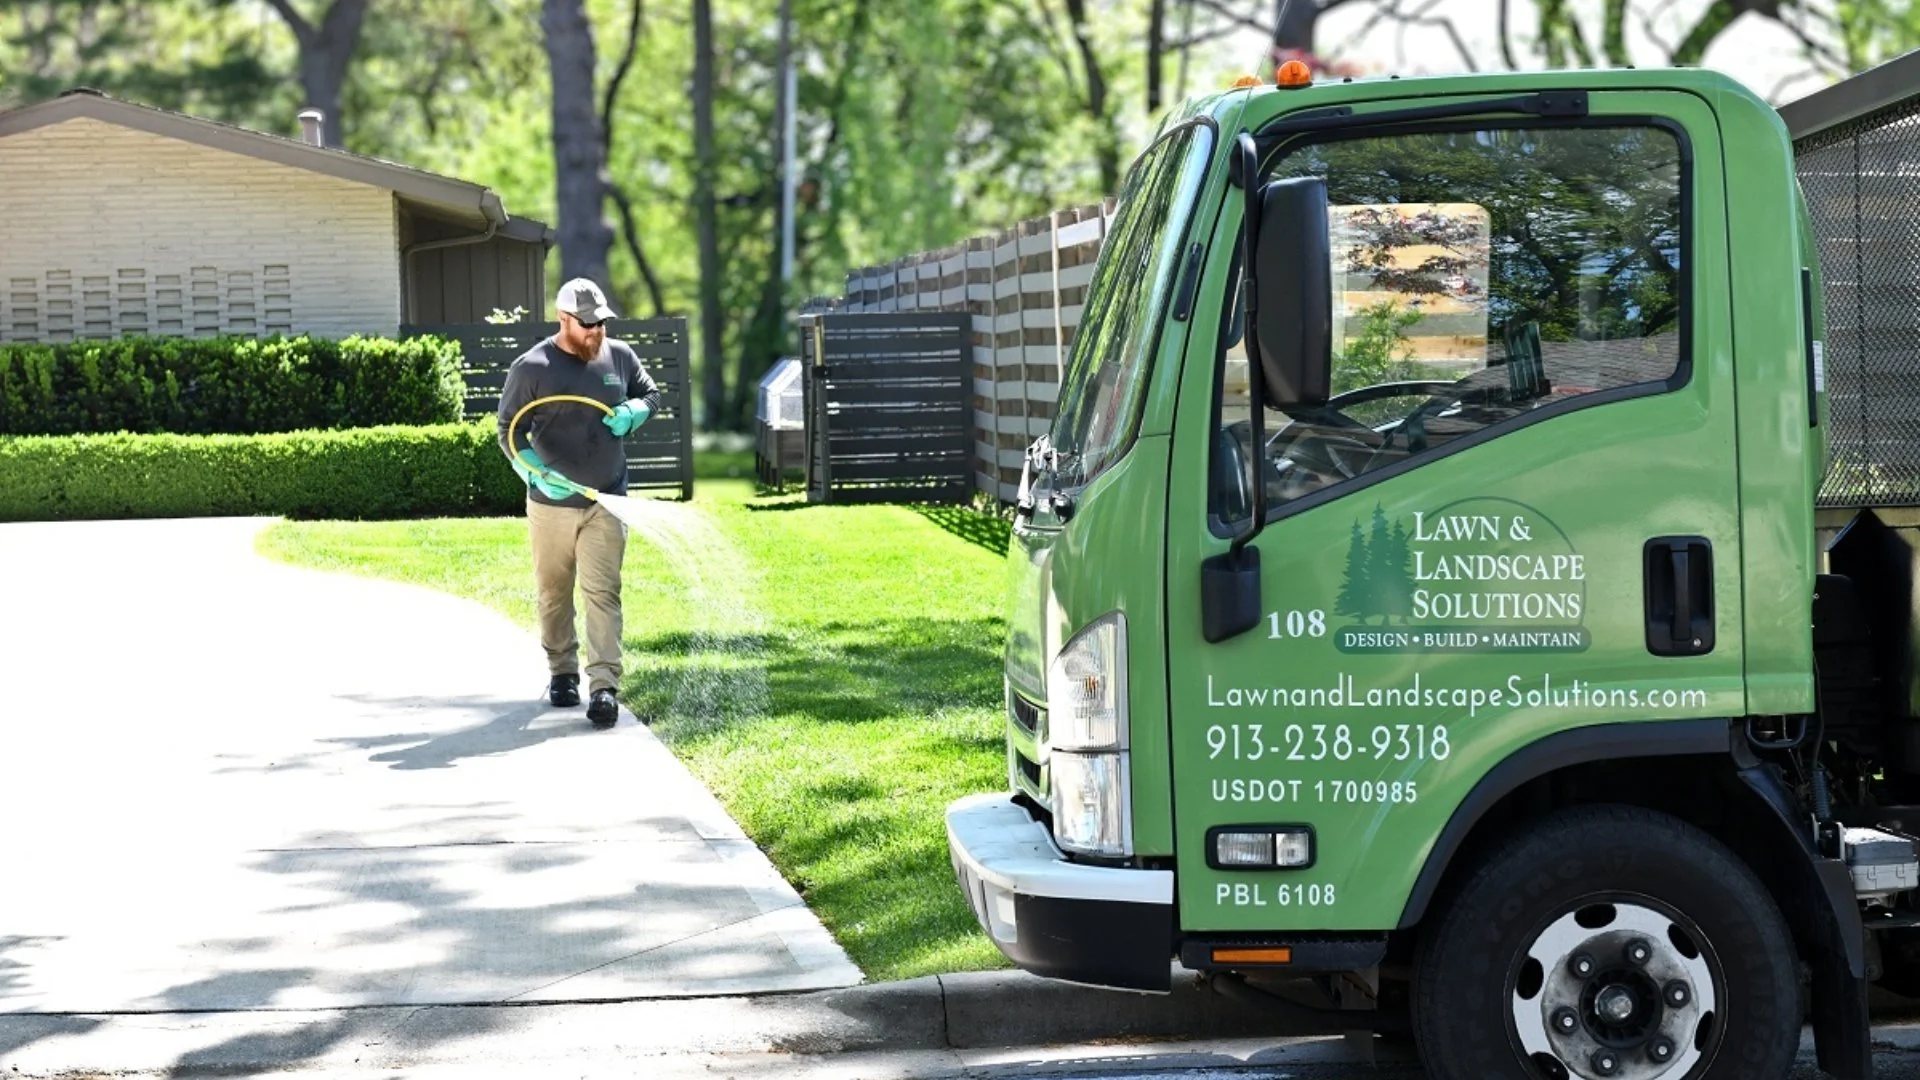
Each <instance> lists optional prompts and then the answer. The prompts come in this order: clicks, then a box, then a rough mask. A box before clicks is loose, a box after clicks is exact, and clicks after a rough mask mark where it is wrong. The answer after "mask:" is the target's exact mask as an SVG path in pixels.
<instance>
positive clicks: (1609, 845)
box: [946, 58, 1920, 1080]
mask: <svg viewBox="0 0 1920 1080" xmlns="http://www.w3.org/2000/svg"><path fill="white" fill-rule="evenodd" d="M1913 59H1914V58H1904V59H1903V60H1902V61H1900V62H1897V63H1898V64H1900V65H1902V66H1900V67H1898V68H1893V69H1888V70H1883V71H1877V72H1875V73H1870V74H1872V76H1873V77H1872V78H1870V79H1869V78H1867V77H1865V76H1863V77H1862V79H1864V80H1865V89H1862V87H1860V86H1855V87H1847V88H1843V89H1842V90H1841V91H1840V95H1839V97H1836V98H1833V99H1832V100H1834V101H1835V102H1837V103H1838V104H1837V105H1836V107H1837V108H1841V109H1842V110H1843V111H1845V112H1847V114H1848V115H1847V116H1846V117H1843V118H1842V119H1845V120H1847V122H1849V123H1853V124H1854V127H1852V128H1847V127H1845V125H1844V124H1840V126H1838V127H1834V128H1833V130H1832V131H1830V132H1828V135H1829V136H1830V137H1828V138H1825V139H1824V141H1823V140H1822V139H1812V140H1801V141H1799V142H1796V139H1795V136H1794V133H1793V132H1790V130H1789V126H1788V123H1787V122H1786V120H1783V117H1782V115H1781V113H1780V112H1779V111H1776V110H1774V109H1772V108H1770V107H1769V106H1768V105H1767V104H1766V103H1765V102H1764V101H1762V100H1760V99H1759V98H1757V97H1756V96H1754V95H1753V94H1752V93H1751V92H1749V91H1748V90H1746V89H1744V88H1743V87H1741V86H1740V85H1739V84H1737V83H1736V82H1734V81H1733V80H1731V79H1728V78H1725V77H1723V76H1721V75H1718V74H1714V73H1711V72H1706V71H1699V70H1667V71H1651V70H1639V71H1636V70H1614V71H1598V72H1592V71H1582V72H1552V73H1524V74H1503V75H1485V76H1462V77H1448V78H1418V79H1413V78H1408V79H1401V78H1383V79H1373V80H1358V81H1355V80H1345V79H1342V80H1339V81H1337V82H1335V81H1324V82H1321V83H1320V84H1318V85H1313V84H1312V83H1311V80H1310V79H1306V78H1301V77H1300V74H1301V73H1299V72H1290V73H1287V77H1285V78H1282V79H1281V80H1280V82H1281V83H1283V84H1288V83H1291V84H1293V85H1282V86H1274V85H1262V86H1257V87H1249V86H1241V87H1236V88H1234V89H1233V90H1231V91H1228V92H1224V93H1220V94H1217V95H1213V96H1209V97H1206V98H1203V99H1199V100H1196V101H1192V102H1190V103H1187V104H1186V105H1184V106H1182V107H1181V108H1179V109H1178V110H1176V111H1175V113H1174V114H1172V115H1170V116H1169V117H1168V118H1167V119H1166V121H1165V122H1164V123H1163V125H1162V127H1161V129H1160V131H1159V133H1158V135H1157V137H1156V138H1155V139H1154V141H1153V142H1152V143H1151V145H1149V146H1148V147H1147V148H1146V149H1145V150H1144V151H1143V152H1142V153H1141V154H1140V156H1139V157H1138V158H1137V159H1136V161H1135V162H1134V164H1133V166H1132V168H1131V169H1130V170H1129V172H1128V174H1127V177H1126V179H1125V182H1124V185H1123V190H1122V192H1121V194H1120V198H1119V201H1118V205H1117V209H1116V213H1115V216H1114V218H1113V220H1112V222H1111V224H1110V227H1109V230H1108V234H1107V238H1106V240H1105V242H1104V245H1103V248H1102V251H1101V254H1100V257H1099V262H1098V264H1097V267H1096V269H1095V271H1094V278H1093V281H1092V284H1091V286H1090V287H1089V290H1088V293H1087V297H1086V301H1085V304H1086V306H1085V308H1084V311H1083V315H1082V321H1081V323H1080V326H1079V329H1078V331H1077V334H1076V337H1075V340H1074V342H1073V344H1072V347H1071V352H1070V357H1069V360H1068V362H1067V364H1066V366H1065V368H1064V375H1063V378H1062V381H1061V386H1060V397H1059V402H1058V406H1057V412H1056V415H1055V417H1054V419H1053V422H1052V429H1051V432H1050V434H1049V435H1047V436H1045V437H1043V438H1041V439H1039V440H1038V441H1037V442H1035V444H1034V445H1033V446H1032V447H1031V448H1029V449H1028V451H1027V453H1026V469H1025V476H1024V478H1023V480H1022V483H1021V494H1020V499H1019V505H1018V516H1017V518H1016V521H1015V526H1014V529H1013V536H1012V542H1011V549H1010V553H1009V574H1010V583H1009V608H1008V635H1009V636H1008V642H1007V649H1006V658H1005V682H1006V713H1007V764H1008V778H1009V790H1008V791H1005V792H999V793H988V794H981V795H978V796H974V797H970V798H966V799H963V800H960V801H959V802H956V803H954V804H953V805H952V806H951V807H949V809H948V811H947V815H946V824H947V831H948V839H949V847H950V852H951V855H952V859H953V864H954V868H955V871H956V874H957V876H958V878H959V883H960V885H961V887H962V889H963V890H964V892H965V894H966V896H967V899H968V901H969V902H970V903H971V905H972V907H973V910H974V913H975V915H976V917H977V918H978V920H979V922H980V924H981V926H982V927H983V929H984V930H985V932H986V933H987V934H988V935H989V936H990V937H991V939H992V940H993V941H994V943H995V944H996V945H997V946H998V947H999V948H1000V949H1001V950H1002V951H1003V952H1004V953H1005V954H1006V955H1007V956H1008V957H1009V958H1011V960H1012V961H1013V962H1014V963H1015V964H1017V965H1018V966H1020V967H1021V968H1024V969H1026V970H1029V971H1032V972H1035V973H1038V974H1041V975H1045V976H1049V977H1052V978H1058V979H1064V980H1070V981H1075V982H1080V983H1086V984H1092V985H1097V986H1107V987H1116V988H1123V989H1130V990H1139V991H1149V992H1153V991H1165V990H1167V989H1168V988H1169V986H1170V980H1171V979H1172V978H1174V977H1175V976H1176V974H1177V973H1179V972H1182V971H1191V972H1197V973H1200V977H1202V978H1205V979H1208V980H1210V981H1212V982H1214V983H1215V985H1217V986H1219V987H1220V988H1222V989H1223V990H1231V991H1232V992H1233V993H1235V994H1236V995H1239V996H1243V997H1248V998H1250V999H1251V1000H1258V1001H1272V1002H1274V1004H1275V1008H1276V1009H1277V1010H1279V1009H1289V1010H1298V1009H1300V1008H1303V1007H1310V1006H1312V1005H1313V1000H1312V999H1310V998H1308V997H1304V996H1303V995H1302V994H1301V992H1300V989H1301V988H1303V987H1304V988H1306V989H1308V990H1317V991H1319V999H1320V1000H1321V1001H1322V1003H1323V1004H1325V1005H1327V1007H1329V1008H1332V1009H1333V1010H1334V1011H1336V1012H1337V1014H1338V1016H1337V1018H1344V1021H1343V1022H1346V1023H1349V1024H1350V1025H1352V1026H1356V1027H1359V1026H1365V1027H1368V1028H1371V1029H1374V1030H1380V1031H1389V1032H1392V1031H1400V1032H1406V1033H1410V1034H1411V1035H1412V1036H1413V1038H1414V1040H1415V1042H1416V1044H1417V1045H1418V1048H1419V1050H1420V1052H1421V1055H1422V1057H1423V1059H1424V1061H1425V1063H1426V1067H1427V1069H1428V1070H1429V1072H1430V1074H1431V1075H1434V1076H1437V1077H1445V1078H1460V1080H1494V1078H1501V1077H1531V1076H1537V1077H1587V1078H1610V1077H1624V1078H1633V1080H1643V1078H1653V1077H1674V1078H1681V1077H1733V1076H1740V1077H1764V1076H1779V1075H1783V1074H1784V1073H1785V1072H1786V1070H1787V1069H1788V1067H1789V1066H1790V1064H1791V1062H1792V1060H1793V1056H1794V1053H1795V1050H1796V1047H1797V1045H1798V1041H1799V1036H1800V1033H1801V1030H1802V1026H1803V1023H1810V1024H1811V1025H1812V1028H1813V1031H1814V1035H1815V1040H1816V1043H1817V1047H1818V1053H1819V1059H1820V1064H1821V1067H1822V1068H1823V1069H1824V1070H1825V1071H1827V1072H1829V1073H1831V1074H1833V1075H1835V1076H1838V1077H1841V1078H1843V1080H1850V1078H1856V1077H1866V1076H1869V1075H1871V1072H1872V1063H1871V1050H1870V1045H1869V1041H1868V1035H1869V1028H1868V1017H1867V1000H1868V998H1867V995H1868V988H1869V986H1870V985H1872V984H1875V983H1879V984H1882V985H1884V986H1886V987H1888V988H1890V989H1892V990H1894V991H1901V992H1907V993H1916V992H1920V905H1917V904H1916V902H1915V897H1916V891H1915V890H1916V886H1920V853H1917V852H1916V841H1915V839H1914V837H1915V836H1917V835H1920V716H1917V714H1920V634H1917V633H1916V629H1917V628H1920V589H1917V588H1916V585H1917V584H1920V583H1917V582H1916V570H1917V568H1920V385H1916V380H1915V378H1914V372H1915V371H1916V370H1920V368H1917V367H1916V363H1915V351H1916V349H1920V333H1916V332H1915V330H1916V329H1920V281H1916V277H1915V275H1916V270H1915V267H1916V265H1920V198H1916V197H1914V193H1915V192H1916V191H1920V189H1916V188H1915V187H1914V184H1915V180H1913V179H1903V177H1915V176H1920V152H1911V151H1909V152H1907V153H1906V154H1905V156H1903V155H1902V153H1901V152H1900V148H1899V147H1898V146H1895V147H1893V148H1892V149H1889V145H1890V144H1889V143H1888V142H1887V140H1886V139H1881V140H1880V141H1878V142H1876V141H1875V137H1874V135H1873V132H1872V131H1870V130H1868V129H1869V128H1871V127H1873V125H1875V124H1882V125H1883V126H1884V124H1886V123H1892V122H1894V121H1897V122H1898V125H1900V127H1899V131H1897V132H1895V136H1890V138H1893V137H1897V138H1900V139H1907V140H1911V139H1912V138H1913V137H1912V135H1911V134H1908V133H1906V128H1907V127H1908V126H1911V125H1910V124H1909V123H1908V121H1909V120H1911V118H1912V117H1913V115H1914V114H1915V113H1916V112H1920V108H1910V107H1908V106H1907V105H1904V104H1900V103H1899V102H1901V101H1904V100H1906V99H1905V98H1900V97H1899V94H1898V93H1895V94H1894V95H1893V96H1885V95H1884V94H1883V99H1882V100H1881V101H1880V102H1879V103H1878V104H1875V103H1873V102H1864V103H1863V101H1862V100H1861V95H1863V94H1867V93H1868V92H1869V91H1872V92H1876V93H1879V92H1882V91H1885V89H1886V87H1887V86H1888V85H1890V82H1891V83H1898V84H1901V85H1904V86H1906V87H1913V86H1920V70H1917V69H1915V68H1914V67H1913V65H1912V63H1911V62H1910V61H1912V60H1913ZM1876 88H1878V89H1877V90H1876ZM1843 99H1844V100H1843ZM1888 102H1894V104H1892V105H1888V104H1887V103H1888ZM1882 106H1885V107H1884V108H1882ZM1875 108H1880V110H1881V111H1880V113H1879V114H1876V115H1877V116H1878V119H1876V118H1875V116H1869V115H1868V114H1869V113H1872V112H1873V110H1874V109H1875ZM1888 109H1891V110H1892V112H1891V113H1889V112H1888ZM1888 116H1891V117H1892V120H1888V119H1887V117H1888ZM1835 123H1836V124H1838V123H1839V121H1835ZM1874 130H1880V129H1874ZM1908 158H1912V159H1914V160H1913V162H1912V164H1908V163H1907V159H1908ZM1815 187H1819V188H1820V190H1821V192H1824V193H1825V194H1821V195H1820V196H1819V197H1817V198H1816V197H1813V196H1812V195H1810V192H1812V191H1813V189H1814V188H1815ZM1823 200H1824V201H1823ZM1903 200H1904V201H1903ZM1823 255H1824V256H1825V258H1826V265H1825V266H1824V267H1823V265H1822V256H1823ZM1876 267H1877V268H1878V269H1876ZM1842 311H1844V314H1845V318H1844V319H1841V318H1839V317H1838V313H1840V312H1842ZM1843 323H1844V325H1842V324H1843ZM1843 354H1844V355H1843ZM1843 361H1844V365H1843V363H1842V362H1843ZM1829 366H1833V367H1834V372H1835V380H1836V381H1835V385H1834V388H1833V393H1832V394H1829V388H1828V385H1827V383H1828V368H1829ZM1842 367H1844V373H1843V371H1842ZM1843 374H1844V378H1845V379H1846V380H1848V382H1847V384H1846V385H1845V386H1842V385H1841V383H1840V380H1841V378H1842V377H1843ZM1843 414H1844V415H1843Z"/></svg>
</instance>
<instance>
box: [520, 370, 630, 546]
mask: <svg viewBox="0 0 1920 1080" xmlns="http://www.w3.org/2000/svg"><path fill="white" fill-rule="evenodd" d="M558 401H576V402H579V403H580V404H582V405H591V406H593V407H594V408H596V409H599V410H600V411H601V412H603V413H606V414H607V415H608V416H612V415H613V406H611V405H608V404H607V403H606V402H604V401H596V400H595V399H593V398H590V397H581V396H580V395H578V394H551V395H548V396H547V397H543V398H534V399H533V400H532V401H529V402H527V403H526V404H525V405H522V406H520V411H519V412H516V413H514V414H513V419H512V420H511V421H509V422H508V423H507V449H506V454H507V460H509V461H513V460H517V457H518V451H517V450H515V448H514V447H515V439H514V432H515V431H516V430H518V429H519V427H520V418H521V417H523V416H525V415H527V411H528V410H529V409H532V408H533V407H534V406H536V405H546V404H549V403H552V402H558ZM528 446H529V448H531V446H532V444H531V443H529V444H528ZM520 464H522V465H526V467H527V469H528V471H530V472H534V473H538V474H539V475H540V476H541V477H543V478H544V479H546V480H548V481H550V482H552V483H554V484H557V485H559V486H561V487H565V488H569V489H571V490H573V491H577V492H579V493H580V494H582V495H585V496H586V497H587V498H588V499H589V500H590V501H592V502H597V503H599V504H600V505H601V506H602V507H604V508H605V509H606V511H607V513H609V514H612V515H613V516H614V517H616V518H619V519H620V520H621V521H623V522H625V523H626V524H628V525H638V524H640V517H641V514H642V511H641V509H640V503H641V500H639V499H635V498H632V497H630V496H626V495H615V494H613V493H612V492H608V491H598V490H595V489H594V488H590V487H588V486H587V485H585V484H582V483H579V482H578V481H575V480H569V479H567V477H566V476H564V475H562V474H561V473H560V472H559V471H558V470H556V469H554V468H552V467H551V466H549V465H547V464H545V463H544V462H543V463H542V464H541V466H540V467H539V468H537V469H535V468H533V466H531V465H527V463H526V462H524V461H522V462H520Z"/></svg>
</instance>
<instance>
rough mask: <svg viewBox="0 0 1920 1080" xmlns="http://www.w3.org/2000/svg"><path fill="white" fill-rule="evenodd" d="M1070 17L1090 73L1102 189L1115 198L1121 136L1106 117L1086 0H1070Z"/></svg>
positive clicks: (1090, 105)
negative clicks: (1088, 21)
mask: <svg viewBox="0 0 1920 1080" xmlns="http://www.w3.org/2000/svg"><path fill="white" fill-rule="evenodd" d="M1067 18H1068V19H1069V20H1070V21H1071V24H1072V27H1073V43H1074V46H1075V47H1076V48H1078V49H1079V50H1080V64H1081V66H1082V67H1083V68H1085V69H1086V73H1087V115H1088V116H1090V117H1092V118H1093V123H1094V127H1095V130H1094V133H1093V135H1094V154H1095V156H1096V157H1097V158H1098V159H1099V162H1100V190H1101V192H1102V193H1103V194H1107V195H1112V194H1114V193H1115V192H1117V191H1118V190H1119V189H1120V133H1119V132H1118V131H1116V130H1114V123H1113V118H1112V117H1111V116H1108V115H1107V76H1106V73H1105V72H1103V71H1101V70H1100V57H1099V55H1098V54H1097V53H1095V52H1094V49H1093V39H1092V37H1091V36H1090V35H1091V28H1090V27H1088V25H1087V0H1067Z"/></svg>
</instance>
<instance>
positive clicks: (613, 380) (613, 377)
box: [600, 372, 620, 386]
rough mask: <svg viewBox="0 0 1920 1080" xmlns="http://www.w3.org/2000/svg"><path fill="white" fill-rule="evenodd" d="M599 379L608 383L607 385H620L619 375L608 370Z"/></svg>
mask: <svg viewBox="0 0 1920 1080" xmlns="http://www.w3.org/2000/svg"><path fill="white" fill-rule="evenodd" d="M600 381H601V382H602V383H605V384H606V385H608V386H619V385H620V376H619V375H617V374H614V373H611V372H609V373H608V374H605V375H602V376H600Z"/></svg>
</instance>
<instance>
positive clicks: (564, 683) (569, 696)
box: [547, 675, 580, 709]
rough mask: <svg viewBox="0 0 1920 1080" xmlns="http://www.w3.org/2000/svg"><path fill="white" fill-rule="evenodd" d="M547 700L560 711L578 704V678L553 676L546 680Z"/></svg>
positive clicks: (574, 676) (576, 676)
mask: <svg viewBox="0 0 1920 1080" xmlns="http://www.w3.org/2000/svg"><path fill="white" fill-rule="evenodd" d="M547 700H548V701H551V702H553V704H554V707H555V708H560V709H571V708H572V707H574V706H575V705H578V704H580V676H578V675H555V676H554V677H553V678H552V679H550V680H548V682H547Z"/></svg>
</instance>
